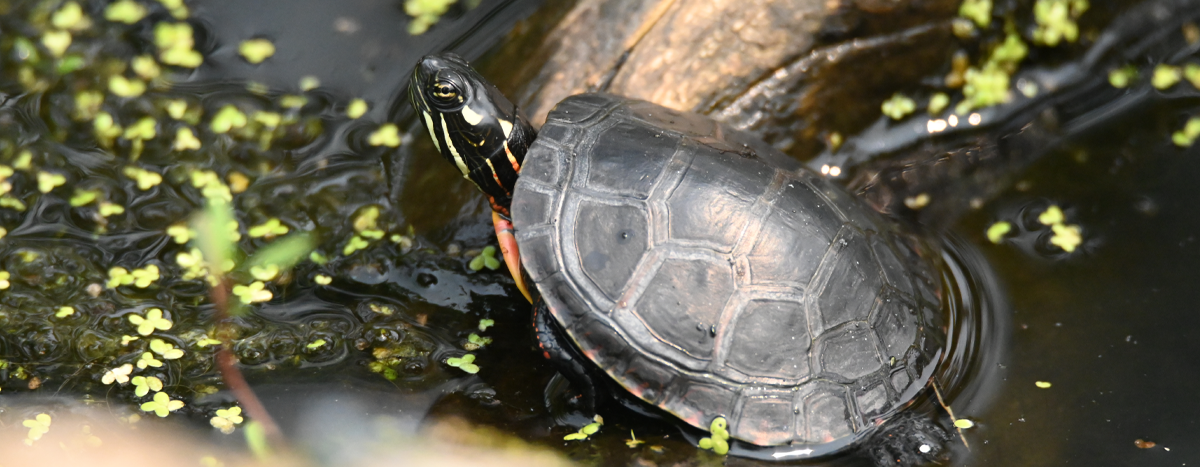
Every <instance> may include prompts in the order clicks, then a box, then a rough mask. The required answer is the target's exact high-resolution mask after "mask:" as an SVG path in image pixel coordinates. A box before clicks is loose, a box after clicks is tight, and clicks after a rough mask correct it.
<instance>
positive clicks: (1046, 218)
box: [1038, 204, 1066, 225]
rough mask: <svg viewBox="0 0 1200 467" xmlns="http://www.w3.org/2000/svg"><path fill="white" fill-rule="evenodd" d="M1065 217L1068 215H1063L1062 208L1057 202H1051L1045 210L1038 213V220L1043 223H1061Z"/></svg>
mask: <svg viewBox="0 0 1200 467" xmlns="http://www.w3.org/2000/svg"><path fill="white" fill-rule="evenodd" d="M1064 219H1066V216H1064V215H1063V211H1062V208H1060V207H1058V205H1055V204H1051V205H1050V207H1048V208H1046V211H1045V212H1043V213H1041V214H1039V215H1038V222H1041V223H1042V224H1043V225H1054V224H1061V223H1062V221H1063V220H1064Z"/></svg>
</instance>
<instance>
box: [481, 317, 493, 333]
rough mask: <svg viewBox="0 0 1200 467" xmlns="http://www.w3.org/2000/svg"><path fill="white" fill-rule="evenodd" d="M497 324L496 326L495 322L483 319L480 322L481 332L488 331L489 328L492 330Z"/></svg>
mask: <svg viewBox="0 0 1200 467" xmlns="http://www.w3.org/2000/svg"><path fill="white" fill-rule="evenodd" d="M495 324H496V321H495V320H491V319H481V320H479V332H483V331H487V328H490V327H492V326H494V325H495Z"/></svg>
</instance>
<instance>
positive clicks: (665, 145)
mask: <svg viewBox="0 0 1200 467" xmlns="http://www.w3.org/2000/svg"><path fill="white" fill-rule="evenodd" d="M409 98H410V100H411V104H412V106H413V108H414V109H415V111H416V113H417V115H418V116H419V117H418V118H419V119H420V120H421V121H422V123H423V124H424V126H425V128H426V129H427V130H428V132H429V135H430V137H431V138H432V139H433V141H434V145H435V146H436V147H437V149H438V151H439V152H440V153H441V154H442V155H443V156H444V157H445V158H446V159H447V160H448V161H449V162H450V163H452V164H453V165H455V166H456V167H457V168H458V169H459V171H460V172H461V173H462V175H463V177H465V178H466V179H468V180H470V181H471V182H473V183H474V184H475V185H476V186H477V187H478V188H479V189H480V190H481V191H482V192H483V193H484V194H486V196H487V198H488V200H489V204H490V205H491V207H492V209H493V213H492V218H493V221H494V224H495V230H496V234H497V239H498V242H499V244H500V247H501V251H502V253H503V257H504V260H505V262H506V263H507V266H508V268H509V272H510V273H511V274H512V275H513V279H514V280H515V282H516V284H517V287H518V288H519V289H520V290H521V293H522V294H523V295H524V296H525V298H526V299H528V300H529V301H530V302H531V303H533V305H534V307H533V308H534V312H533V321H534V329H535V335H536V337H537V340H538V342H537V345H538V346H539V347H540V349H541V350H542V353H543V355H544V356H545V357H546V358H548V359H550V360H551V362H552V363H554V365H555V366H556V367H557V368H558V369H559V370H560V372H561V373H562V374H563V375H564V376H566V377H567V378H568V380H569V381H570V382H571V384H572V385H573V386H575V389H577V390H578V391H579V392H580V393H581V394H582V396H583V397H584V399H585V400H586V401H588V404H589V405H588V406H590V404H594V403H595V400H596V399H597V398H603V397H606V396H616V397H619V398H621V399H629V400H633V401H635V403H637V404H641V405H643V406H649V407H653V408H654V409H653V410H655V411H657V412H658V413H662V414H664V416H665V417H669V418H673V419H677V420H678V421H680V422H682V423H683V424H686V425H690V426H691V427H694V428H695V429H697V430H702V431H707V430H709V429H711V428H712V427H713V425H714V422H715V423H717V424H725V425H726V426H727V428H726V431H727V434H728V436H729V437H730V438H731V440H732V441H733V442H734V443H735V445H736V446H739V447H744V448H746V449H751V450H755V449H759V450H766V451H767V452H770V453H772V454H771V456H772V458H775V459H791V458H800V457H816V456H820V455H825V454H831V453H834V452H839V451H842V450H844V449H846V448H848V447H849V446H852V445H855V444H857V443H859V442H860V441H862V440H864V439H866V438H867V437H868V436H869V435H870V434H871V433H873V432H876V431H878V427H879V426H881V425H882V424H884V423H885V422H886V421H888V420H889V419H891V418H893V417H894V416H895V415H896V414H898V413H900V412H902V411H903V410H904V409H905V408H906V407H908V406H910V405H912V404H913V403H914V401H915V400H917V398H918V396H919V395H920V394H923V392H924V390H925V388H926V387H927V386H928V384H929V383H930V380H931V378H933V375H934V373H935V370H936V368H937V367H938V365H939V363H940V362H941V360H942V359H943V356H944V355H945V354H946V351H945V350H946V345H947V341H948V338H947V316H946V313H947V311H946V307H945V306H944V304H943V295H944V292H943V288H944V285H943V281H942V277H943V276H942V274H944V272H943V269H942V268H944V267H945V266H944V265H942V264H941V263H940V262H941V261H943V260H942V259H941V256H939V247H938V246H937V244H936V243H935V242H933V241H930V240H926V239H923V238H921V236H919V235H916V234H914V233H912V232H910V230H911V229H910V228H907V227H906V226H905V225H903V224H902V223H901V222H899V221H897V220H895V219H891V218H888V217H886V216H883V215H882V214H880V213H878V212H876V211H873V210H872V209H870V208H869V207H867V205H866V204H865V203H863V202H862V201H860V200H859V199H857V198H855V197H854V196H852V195H850V194H849V193H848V192H847V191H845V190H844V189H843V188H841V187H840V186H839V185H837V184H836V183H834V182H832V181H830V180H829V179H828V178H826V177H824V176H822V175H820V174H818V173H816V172H814V171H812V170H810V169H808V168H806V167H805V166H803V165H802V164H801V163H800V162H798V161H796V160H794V159H791V158H789V157H787V156H785V155H783V154H782V153H780V152H779V151H777V150H776V149H774V148H773V147H771V146H770V145H768V144H766V143H764V142H762V141H760V140H758V139H757V138H755V137H754V136H753V135H750V134H748V133H745V132H742V131H738V130H736V129H733V128H730V127H728V126H726V125H724V124H721V123H719V122H717V121H715V120H713V119H710V118H708V117H705V116H702V115H698V114H692V113H686V112H680V111H676V110H672V109H668V108H665V107H662V106H659V105H655V104H653V103H650V102H646V101H642V100H636V99H629V98H625V97H621V96H617V95H612V94H604V93H584V94H578V95H574V96H570V97H567V98H566V99H564V100H562V101H561V102H559V103H558V104H557V105H556V106H555V107H554V109H553V110H552V111H551V112H550V113H549V115H548V116H547V118H546V123H545V124H544V125H543V126H542V127H541V128H540V130H535V129H534V128H533V127H532V125H531V124H530V123H529V122H528V120H527V119H526V118H525V116H524V115H523V112H522V111H521V109H519V108H517V106H515V105H513V104H512V102H510V101H509V100H508V99H507V98H506V97H505V96H504V95H503V94H502V93H501V92H500V91H499V90H498V89H497V88H496V87H495V86H494V85H493V84H491V83H490V82H489V81H487V80H486V79H485V78H484V77H482V76H481V75H480V74H479V73H478V72H477V71H475V70H474V69H473V68H472V67H471V66H470V64H469V63H468V62H467V61H466V60H464V59H463V58H461V57H459V56H457V55H455V54H452V53H442V54H433V55H428V56H425V57H424V58H422V59H421V61H420V62H419V64H418V65H417V66H416V67H415V68H414V71H413V74H412V77H411V82H410V83H409ZM531 284H532V287H531V286H530V285H531Z"/></svg>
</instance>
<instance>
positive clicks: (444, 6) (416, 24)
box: [404, 0, 458, 36]
mask: <svg viewBox="0 0 1200 467" xmlns="http://www.w3.org/2000/svg"><path fill="white" fill-rule="evenodd" d="M456 1H458V0H404V12H405V13H408V16H411V17H412V21H410V22H409V23H408V33H409V34H412V35H414V36H416V35H420V34H424V33H425V31H428V30H429V27H430V26H433V25H434V24H436V23H437V22H438V19H439V18H441V17H442V15H443V14H445V13H446V10H449V9H450V5H453V4H454V2H456Z"/></svg>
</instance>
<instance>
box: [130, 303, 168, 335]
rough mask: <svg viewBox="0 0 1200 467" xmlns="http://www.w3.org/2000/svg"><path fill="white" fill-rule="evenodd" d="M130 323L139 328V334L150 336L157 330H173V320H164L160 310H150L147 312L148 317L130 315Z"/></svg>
mask: <svg viewBox="0 0 1200 467" xmlns="http://www.w3.org/2000/svg"><path fill="white" fill-rule="evenodd" d="M129 322H130V323H133V325H134V326H137V332H138V334H141V335H143V336H149V335H150V334H151V333H153V332H154V330H155V329H157V330H159V331H166V330H169V329H171V325H172V323H171V320H169V319H166V318H163V311H162V309H160V308H150V309H148V310H146V316H145V317H142V316H140V315H136V314H133V315H129Z"/></svg>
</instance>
